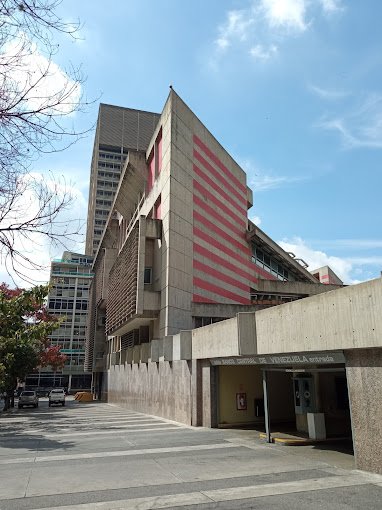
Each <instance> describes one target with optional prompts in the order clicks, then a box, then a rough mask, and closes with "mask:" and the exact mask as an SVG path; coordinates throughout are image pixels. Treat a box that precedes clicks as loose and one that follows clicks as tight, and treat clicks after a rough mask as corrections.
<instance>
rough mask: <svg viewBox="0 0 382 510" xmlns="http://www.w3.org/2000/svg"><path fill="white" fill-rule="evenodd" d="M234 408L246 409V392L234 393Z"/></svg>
mask: <svg viewBox="0 0 382 510" xmlns="http://www.w3.org/2000/svg"><path fill="white" fill-rule="evenodd" d="M236 409H237V410H238V411H246V410H247V394H246V393H236Z"/></svg>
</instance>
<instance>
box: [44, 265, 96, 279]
mask: <svg viewBox="0 0 382 510" xmlns="http://www.w3.org/2000/svg"><path fill="white" fill-rule="evenodd" d="M52 273H58V274H70V275H72V276H76V275H78V274H81V275H84V274H89V275H90V274H91V271H90V268H89V267H88V268H86V267H81V268H77V269H76V268H74V267H63V266H54V265H53V266H52Z"/></svg>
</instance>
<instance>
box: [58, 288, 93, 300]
mask: <svg viewBox="0 0 382 510" xmlns="http://www.w3.org/2000/svg"><path fill="white" fill-rule="evenodd" d="M50 295H51V296H58V297H72V298H74V296H76V297H78V298H79V297H89V289H86V290H81V289H77V293H76V292H75V291H74V290H71V289H62V288H58V289H53V290H52V291H51V292H50Z"/></svg>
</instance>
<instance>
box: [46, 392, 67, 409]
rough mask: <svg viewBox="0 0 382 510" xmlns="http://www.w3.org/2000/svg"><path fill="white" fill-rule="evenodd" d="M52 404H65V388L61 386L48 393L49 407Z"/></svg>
mask: <svg viewBox="0 0 382 510" xmlns="http://www.w3.org/2000/svg"><path fill="white" fill-rule="evenodd" d="M52 404H61V405H62V406H64V405H65V390H63V389H62V388H57V389H55V390H52V391H51V392H50V393H49V407H50V406H51V405H52Z"/></svg>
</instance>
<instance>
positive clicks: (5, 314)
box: [0, 284, 65, 409]
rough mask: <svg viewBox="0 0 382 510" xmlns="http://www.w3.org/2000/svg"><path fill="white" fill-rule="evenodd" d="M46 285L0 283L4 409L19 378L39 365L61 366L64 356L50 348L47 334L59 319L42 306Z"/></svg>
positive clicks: (0, 385)
mask: <svg viewBox="0 0 382 510" xmlns="http://www.w3.org/2000/svg"><path fill="white" fill-rule="evenodd" d="M47 293H48V286H46V285H45V286H43V285H41V286H37V287H33V288H32V289H30V290H22V289H16V290H12V289H9V287H8V286H7V285H5V284H2V285H0V390H1V391H3V392H6V394H7V398H6V404H5V409H6V408H7V407H8V405H9V398H10V397H11V396H12V395H13V391H14V389H15V388H16V385H17V381H18V380H24V378H25V376H26V375H27V374H28V373H30V372H32V371H33V370H35V369H36V368H38V367H42V366H47V365H48V364H49V365H50V364H51V365H52V366H53V367H54V369H55V370H58V369H59V368H62V366H63V365H64V363H65V356H64V355H62V354H60V352H59V349H57V348H56V347H50V342H49V339H48V336H49V335H50V334H51V333H52V331H54V330H55V329H56V328H58V327H59V325H60V321H58V320H57V319H56V318H54V317H52V316H49V314H48V313H47V311H46V308H45V306H44V301H45V297H46V296H47Z"/></svg>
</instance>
